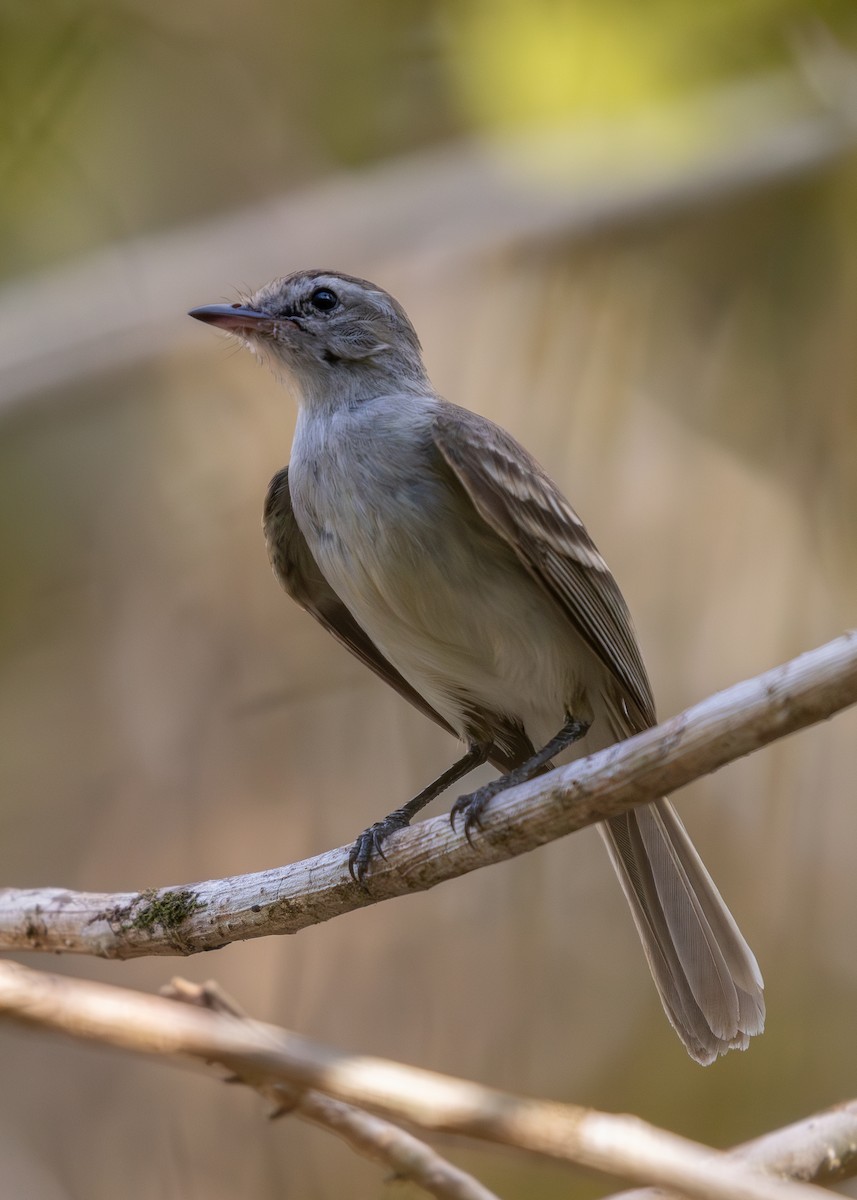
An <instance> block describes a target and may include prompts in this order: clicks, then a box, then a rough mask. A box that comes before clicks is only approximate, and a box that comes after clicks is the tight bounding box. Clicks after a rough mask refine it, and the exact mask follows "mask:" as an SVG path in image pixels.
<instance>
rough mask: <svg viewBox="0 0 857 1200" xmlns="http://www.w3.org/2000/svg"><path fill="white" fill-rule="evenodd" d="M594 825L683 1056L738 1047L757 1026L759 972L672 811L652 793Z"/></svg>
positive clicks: (704, 1056) (710, 1055) (706, 1057)
mask: <svg viewBox="0 0 857 1200" xmlns="http://www.w3.org/2000/svg"><path fill="white" fill-rule="evenodd" d="M599 829H600V830H601V832H602V835H603V837H604V839H605V841H606V843H607V848H608V851H609V853H610V857H611V860H612V862H613V865H614V867H615V868H616V872H617V874H618V876H619V879H620V882H621V884H622V888H623V890H624V892H625V895H626V897H627V899H628V902H629V904H630V906H631V912H632V914H633V917H634V922H635V924H636V926H637V929H638V931H639V934H640V937H641V939H642V942H643V949H644V951H645V953H646V958H647V960H648V963H649V967H650V968H651V972H652V976H653V978H654V981H655V985H656V986H657V989H658V992H659V993H660V997H661V1001H662V1003H663V1006H664V1009H665V1010H666V1013H667V1016H668V1017H669V1020H670V1022H671V1024H672V1025H673V1028H674V1029H675V1030H676V1032H677V1033H678V1035H679V1037H680V1038H681V1040H682V1041H683V1042H684V1044H685V1046H686V1047H687V1050H688V1053H689V1054H690V1055H691V1057H693V1058H694V1059H696V1061H697V1062H700V1063H703V1064H706V1065H707V1064H708V1063H711V1062H713V1061H714V1059H715V1058H716V1057H717V1056H718V1055H719V1054H725V1053H726V1052H727V1050H731V1049H741V1050H744V1049H746V1048H747V1045H748V1043H749V1039H750V1037H751V1036H752V1035H753V1034H756V1033H760V1032H761V1030H762V1027H763V1025H764V1018H765V1002H764V998H763V994H762V991H763V986H764V985H763V983H762V977H761V974H760V972H759V968H758V965H757V963H756V959H755V958H754V956H753V953H752V951H751V950H750V947H749V946H748V945H747V943H746V941H745V940H744V938H743V937H742V935H741V932H740V930H739V929H738V926H737V925H736V923H735V920H734V918H733V917H732V914H731V913H730V912H729V910H728V909H727V907H726V905H725V904H724V902H723V900H722V899H721V896H720V893H719V892H718V891H717V888H716V887H715V885H714V883H713V882H712V879H711V876H710V875H709V874H708V872H707V871H706V869H705V867H704V865H703V863H702V860H701V859H700V857H699V855H698V854H697V852H696V850H695V849H694V847H693V843H692V842H691V840H690V838H689V837H688V835H687V832H686V831H685V829H684V826H683V825H682V824H681V821H680V820H679V818H678V816H677V815H676V813H675V810H674V809H673V808H672V806H671V805H670V804H669V803H668V802H667V801H666V800H659V801H658V802H657V803H655V804H652V805H648V806H646V807H645V808H639V809H635V810H633V811H632V812H630V813H626V814H624V815H623V816H621V817H614V818H613V819H612V820H610V821H608V822H606V823H605V824H604V825H601V826H599Z"/></svg>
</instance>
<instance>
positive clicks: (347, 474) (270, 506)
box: [190, 271, 765, 1064]
mask: <svg viewBox="0 0 857 1200" xmlns="http://www.w3.org/2000/svg"><path fill="white" fill-rule="evenodd" d="M190 315H191V316H193V317H196V318H197V319H198V320H200V321H205V322H207V323H208V324H211V325H215V326H218V327H219V328H221V329H225V330H228V331H229V332H230V333H232V334H235V335H236V336H237V337H239V338H240V339H241V340H242V341H243V342H245V343H246V345H247V346H248V347H249V348H250V349H251V350H252V351H253V352H254V353H255V354H256V355H257V356H258V357H260V358H261V359H263V360H264V361H265V362H266V363H268V365H269V366H270V367H271V368H272V369H273V370H274V372H275V374H276V375H277V376H278V377H280V378H281V379H282V380H283V382H284V383H285V384H286V386H287V387H288V389H289V390H290V391H291V393H292V394H293V396H294V398H295V399H296V401H297V403H298V419H297V427H296V430H295V437H294V443H293V445H292V458H291V462H290V464H289V466H288V467H285V468H284V469H283V470H282V471H280V472H279V473H278V474H277V475H275V476H274V479H273V480H272V482H271V485H270V488H269V491H268V497H267V500H266V504H265V516H264V529H265V536H266V539H267V544H268V551H269V554H270V557H271V561H272V564H273V567H274V570H275V572H276V574H277V575H278V577H279V579H280V582H281V583H282V585H283V587H284V588H285V590H286V591H287V592H288V593H289V595H290V596H291V597H292V598H293V599H294V600H296V601H297V602H298V604H300V605H301V606H302V607H303V608H305V609H307V611H309V612H310V613H312V615H313V616H314V617H315V618H316V619H317V620H318V621H320V622H321V624H322V625H323V626H324V627H325V628H326V629H327V630H329V632H330V633H332V634H333V635H334V636H335V637H336V638H338V640H339V641H340V642H342V643H343V645H345V646H346V647H347V648H348V649H349V650H350V651H351V652H352V653H353V654H355V655H356V656H357V657H358V658H359V659H360V660H361V661H362V662H364V663H365V664H366V666H368V667H370V668H371V669H372V670H373V671H375V672H376V673H377V674H378V675H380V676H381V678H382V679H384V680H386V682H387V683H389V684H390V685H391V686H392V687H394V688H395V689H396V690H397V691H398V692H399V693H400V694H401V695H402V696H404V697H405V698H406V699H408V700H410V701H411V703H413V704H414V705H416V707H417V708H419V709H420V710H421V711H422V712H423V713H425V714H426V715H427V716H429V717H431V718H432V719H433V720H434V721H436V722H437V723H438V724H439V725H441V726H443V728H444V729H446V730H448V731H449V732H450V733H453V734H456V735H458V737H460V738H461V739H462V740H463V742H464V743H465V745H466V747H467V750H466V753H465V754H464V755H463V757H462V758H460V759H459V760H458V761H457V762H456V763H455V764H453V766H451V767H450V768H449V769H448V770H446V771H445V772H444V773H443V774H442V775H441V776H440V777H439V778H438V779H437V780H435V781H434V782H433V783H432V784H430V785H429V786H428V787H427V788H425V789H424V790H423V791H422V792H420V793H419V795H418V796H416V797H414V799H413V800H411V801H409V802H408V803H407V804H405V805H403V806H402V807H401V808H399V809H397V810H396V811H395V812H393V813H391V814H390V815H389V816H388V817H386V818H385V819H384V820H383V821H379V822H377V823H376V824H375V825H373V826H372V827H371V828H369V829H367V830H365V831H364V832H363V833H362V834H361V835H360V836H359V837H358V839H357V841H356V842H355V844H354V847H353V849H352V852H351V858H350V863H349V865H350V869H351V872H352V874H353V875H354V877H355V878H356V879H357V880H358V881H362V880H363V879H364V877H365V875H366V873H367V869H368V867H369V865H370V863H371V860H372V858H373V856H374V855H375V854H376V853H379V852H381V849H382V844H383V842H384V840H385V838H386V837H387V836H388V835H389V834H390V833H392V832H393V831H394V830H396V829H401V828H402V827H403V826H405V825H407V824H408V822H409V821H410V819H411V818H412V817H413V816H414V814H415V813H417V812H418V811H419V810H420V809H421V808H422V807H423V806H424V805H426V804H427V803H428V802H429V801H430V800H432V799H434V797H436V796H437V795H439V794H440V792H442V791H443V790H444V789H445V788H447V787H449V786H450V785H451V784H453V783H455V782H456V781H457V780H458V779H460V778H462V777H463V776H464V775H465V774H467V773H468V772H469V771H471V770H472V769H473V768H474V767H476V766H478V765H479V764H481V763H483V762H485V761H486V760H487V761H490V762H491V763H493V764H494V765H495V766H497V767H498V768H499V769H500V770H501V771H503V772H505V774H504V775H503V776H502V777H501V778H500V779H498V780H496V781H494V782H492V783H489V784H488V785H486V786H485V787H483V788H481V789H479V790H478V791H476V792H474V793H473V794H472V795H470V796H462V797H460V798H459V799H458V800H457V801H456V803H455V805H454V806H453V810H452V819H453V821H455V819H456V818H457V817H461V818H462V819H463V822H464V827H465V831H466V833H467V835H468V837H470V836H471V835H472V834H473V833H474V831H476V830H478V826H479V816H480V812H481V811H482V809H483V807H484V805H485V804H486V802H487V801H488V800H489V799H490V797H491V796H492V795H494V794H496V792H497V791H498V790H500V789H501V788H502V787H504V786H508V784H510V783H516V782H520V781H522V780H523V779H527V778H530V777H531V776H532V775H534V774H536V773H538V772H539V771H542V770H544V769H547V768H549V767H550V766H551V764H552V763H553V762H555V761H556V760H557V759H558V758H559V759H560V760H562V761H565V760H567V759H568V758H570V757H574V756H575V755H577V754H584V753H585V754H588V753H591V752H592V751H594V750H598V749H601V748H603V747H605V746H607V745H610V744H612V743H613V742H616V741H618V740H620V739H622V738H625V737H628V736H629V735H631V734H633V733H637V732H639V731H640V730H643V729H646V728H648V727H650V726H652V725H653V724H654V723H655V707H654V701H653V699H652V692H651V688H650V685H649V681H648V678H647V676H646V671H645V668H644V666H643V662H642V659H641V657H640V651H639V649H638V647H637V642H636V639H635V636H634V632H633V629H632V626H631V619H630V616H629V614H628V610H627V607H626V605H625V602H624V600H623V598H622V594H621V593H620V591H619V588H618V587H617V585H616V583H615V581H614V579H613V576H612V575H611V574H610V572H609V570H608V568H607V564H606V563H605V562H604V559H603V558H602V557H601V555H600V554H599V553H598V550H597V549H596V547H595V544H594V543H593V541H592V539H591V538H590V536H589V534H588V533H587V531H586V529H585V528H584V526H583V523H582V522H581V520H580V518H579V517H578V515H577V513H576V512H575V511H574V509H573V508H572V507H571V505H570V504H569V503H568V501H567V500H566V499H565V497H564V496H563V495H562V493H561V492H560V491H559V489H558V488H557V486H556V485H555V484H554V483H553V482H552V481H551V480H550V479H549V478H548V476H547V475H546V474H545V472H544V471H543V470H542V468H541V467H540V466H539V465H538V463H537V462H536V461H535V460H534V459H533V458H532V457H531V455H530V454H528V453H527V451H526V450H525V449H524V448H523V447H522V446H521V445H520V444H519V443H518V442H517V441H516V440H515V439H514V438H513V437H511V436H510V434H508V433H507V432H506V431H505V430H504V429H501V428H500V427H499V426H498V425H495V424H494V423H493V422H491V421H489V420H487V419H486V418H485V417H480V416H477V415H476V414H475V413H472V412H469V411H468V410H467V409H464V408H459V407H458V406H456V405H454V404H451V403H449V402H448V401H446V400H444V399H442V398H441V397H440V396H438V395H437V393H436V392H435V391H434V389H433V388H432V385H431V382H430V381H429V378H428V375H427V374H426V370H425V367H424V365H423V360H422V353H421V348H420V343H419V339H418V337H417V334H416V332H415V330H414V327H413V325H412V324H411V322H410V321H409V319H408V317H407V315H406V314H405V312H404V310H403V309H402V307H401V305H400V304H399V303H398V302H397V301H396V300H394V299H393V297H392V296H390V295H389V294H388V293H387V292H385V291H383V290H382V289H381V288H379V287H376V286H375V285H374V284H371V283H368V282H367V281H366V280H364V279H356V278H354V277H353V276H350V275H343V274H340V273H338V272H335V271H299V272H296V273H295V274H292V275H288V276H286V277H285V278H283V279H277V280H275V281H274V282H273V283H270V284H268V285H267V286H265V287H263V288H261V289H260V290H259V291H258V292H256V293H255V295H252V296H248V297H246V299H245V300H242V301H240V302H238V303H235V304H231V305H229V304H217V305H209V306H207V307H203V308H197V309H194V310H193V312H192V313H191V314H190ZM584 735H585V736H584ZM598 828H599V829H600V831H601V833H602V836H603V838H604V840H605V842H606V843H607V849H608V852H609V855H610V858H611V860H612V863H613V866H614V867H615V869H616V871H617V873H618V875H619V879H620V882H621V884H622V888H623V890H624V892H625V895H626V897H627V899H628V902H629V904H630V906H631V912H632V914H633V917H634V921H635V923H636V926H637V929H638V931H639V934H640V937H641V939H642V942H643V948H644V950H645V953H646V958H647V959H648V962H649V966H650V968H651V971H652V975H653V977H654V981H655V984H656V986H657V989H658V992H659V993H660V997H661V1000H662V1002H663V1005H664V1008H665V1010H666V1013H667V1016H668V1018H669V1020H670V1022H671V1023H672V1025H673V1027H674V1028H675V1030H676V1032H677V1033H678V1035H679V1037H680V1038H681V1040H682V1041H683V1042H684V1044H685V1046H686V1047H687V1050H688V1052H689V1053H690V1055H691V1056H692V1057H693V1058H694V1059H696V1061H697V1062H700V1063H705V1064H707V1063H710V1062H712V1061H713V1060H714V1059H715V1058H716V1057H717V1055H718V1054H724V1053H725V1052H726V1051H727V1050H730V1049H733V1048H739V1049H745V1048H746V1046H747V1044H748V1041H749V1038H750V1037H751V1035H753V1034H756V1033H760V1032H761V1030H762V1028H763V1025H764V1015H765V1006H764V998H763V983H762V977H761V974H760V972H759V968H758V966H757V964H756V960H755V958H754V956H753V953H752V951H751V950H750V948H749V946H748V945H747V943H746V942H745V940H744V938H743V937H742V935H741V933H740V931H739V929H738V926H737V925H736V923H735V921H734V919H733V917H732V915H731V913H730V912H729V910H728V909H727V907H726V905H725V904H724V902H723V900H722V899H721V897H720V893H719V892H718V891H717V888H716V887H715V886H714V883H713V882H712V880H711V877H710V875H709V874H708V872H707V871H706V869H705V867H704V865H703V863H702V861H701V859H700V857H699V855H698V854H697V852H696V850H695V849H694V847H693V844H692V843H691V841H690V838H689V837H688V835H687V833H686V832H685V829H684V827H683V825H682V824H681V822H680V821H679V819H678V817H677V816H676V814H675V812H674V810H673V808H672V807H671V805H670V804H669V803H668V802H667V801H666V800H659V801H658V802H657V803H655V804H651V805H648V806H647V807H644V808H637V809H634V810H633V811H631V812H629V813H627V814H626V815H624V816H619V817H615V818H612V819H611V820H609V821H607V822H605V823H603V824H601V825H599V827H598Z"/></svg>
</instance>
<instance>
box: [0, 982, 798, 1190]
mask: <svg viewBox="0 0 857 1200" xmlns="http://www.w3.org/2000/svg"><path fill="white" fill-rule="evenodd" d="M0 1015H5V1016H7V1017H8V1018H10V1019H13V1020H16V1021H18V1022H21V1023H24V1024H27V1025H31V1026H38V1027H40V1028H47V1029H53V1030H57V1031H61V1032H63V1033H66V1034H70V1035H71V1036H73V1037H76V1038H84V1039H87V1040H90V1041H97V1042H101V1043H107V1044H110V1045H113V1046H118V1047H121V1048H123V1049H126V1050H133V1051H136V1052H138V1053H144V1054H154V1055H161V1056H166V1057H168V1058H174V1057H178V1058H181V1059H187V1058H190V1059H193V1060H200V1059H201V1060H203V1061H204V1062H207V1063H208V1062H218V1063H221V1064H222V1065H224V1066H225V1067H227V1069H228V1070H230V1071H231V1072H233V1073H234V1074H236V1075H238V1076H240V1077H241V1078H245V1077H246V1078H256V1079H258V1078H260V1077H261V1078H264V1079H266V1080H269V1081H271V1082H272V1083H277V1082H280V1083H285V1084H288V1085H290V1086H291V1087H294V1088H300V1089H305V1088H311V1089H313V1090H315V1091H319V1092H323V1093H325V1094H326V1095H330V1096H333V1097H334V1098H335V1099H338V1100H343V1101H345V1102H346V1103H348V1104H356V1105H358V1106H360V1107H365V1108H369V1109H372V1110H374V1111H375V1112H378V1113H381V1114H383V1115H384V1116H387V1117H390V1118H391V1119H393V1120H396V1121H399V1120H404V1121H408V1122H410V1123H412V1124H415V1125H419V1126H421V1127H422V1128H424V1129H429V1130H433V1131H436V1132H444V1133H451V1134H458V1135H464V1136H467V1137H471V1138H477V1139H479V1140H481V1141H486V1142H492V1143H496V1144H500V1145H505V1146H512V1147H516V1148H518V1149H520V1150H526V1151H529V1152H531V1153H533V1154H536V1155H539V1156H542V1157H546V1158H551V1159H556V1160H559V1161H561V1162H566V1163H576V1164H580V1165H582V1166H586V1167H590V1168H594V1169H595V1170H598V1171H603V1172H606V1173H608V1174H611V1175H615V1176H620V1177H623V1178H625V1179H631V1180H635V1181H636V1182H638V1183H646V1184H654V1185H656V1186H658V1187H665V1188H669V1189H671V1190H677V1191H681V1192H682V1193H684V1194H685V1195H686V1196H689V1197H692V1198H693V1200H790V1198H791V1200H817V1198H818V1191H817V1190H816V1189H815V1188H813V1187H811V1186H808V1185H806V1184H799V1183H786V1182H783V1181H781V1180H778V1179H772V1178H769V1177H767V1176H765V1175H759V1174H756V1173H754V1171H753V1170H752V1169H750V1168H748V1167H747V1166H746V1165H745V1164H743V1163H740V1162H736V1161H734V1160H731V1159H729V1158H728V1157H727V1156H726V1155H723V1154H719V1153H718V1152H717V1151H714V1150H709V1149H707V1148H706V1147H704V1146H700V1145H699V1144H698V1143H695V1142H691V1141H688V1140H687V1139H685V1138H680V1137H677V1136H676V1135H674V1134H671V1133H667V1132H666V1131H665V1130H661V1129H657V1128H655V1127H654V1126H652V1125H648V1124H646V1122H644V1121H641V1120H638V1119H637V1118H635V1117H630V1116H623V1115H618V1114H617V1115H614V1114H610V1113H601V1112H595V1111H593V1110H591V1109H585V1108H580V1107H578V1106H576V1105H570V1104H554V1103H550V1102H547V1101H542V1100H530V1099H525V1098H521V1097H518V1096H513V1095H510V1094H509V1093H506V1092H498V1091H495V1090H493V1089H492V1088H486V1087H481V1086H480V1085H479V1084H475V1083H470V1082H467V1081H465V1080H461V1079H455V1078H453V1077H452V1076H449V1075H439V1074H436V1073H435V1072H432V1071H424V1070H420V1069H419V1068H416V1067H408V1066H404V1065H402V1064H400V1063H396V1062H391V1061H389V1060H386V1059H379V1058H369V1057H366V1056H357V1055H349V1054H344V1053H342V1052H340V1051H336V1050H333V1049H331V1048H329V1047H322V1046H319V1045H317V1044H316V1043H314V1042H311V1041H310V1040H309V1039H307V1038H303V1037H300V1036H298V1035H297V1034H293V1033H289V1032H287V1031H286V1030H284V1029H278V1028H277V1027H276V1026H273V1025H266V1024H262V1023H261V1022H258V1021H251V1020H247V1019H243V1020H241V1019H236V1018H235V1017H232V1016H225V1015H222V1014H220V1013H213V1012H207V1011H203V1010H201V1009H193V1008H190V1007H188V1006H187V1005H179V1004H175V1003H174V1002H172V1001H170V1000H166V999H164V998H162V997H160V996H146V995H142V994H140V993H137V992H132V991H128V990H126V989H124V988H115V987H109V986H107V985H105V984H97V983H90V982H85V981H82V980H74V979H67V978H63V977H60V976H56V975H47V974H43V973H41V972H37V971H33V970H30V969H29V968H27V967H23V966H21V965H19V964H18V963H11V962H3V963H0Z"/></svg>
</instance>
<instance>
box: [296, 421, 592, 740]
mask: <svg viewBox="0 0 857 1200" xmlns="http://www.w3.org/2000/svg"><path fill="white" fill-rule="evenodd" d="M427 446H428V443H427V439H425V438H423V439H422V440H420V439H419V438H414V439H408V438H401V437H400V438H398V439H397V438H395V437H393V438H378V437H377V436H376V437H375V438H374V439H370V440H366V439H364V438H361V437H354V436H352V437H350V438H344V439H343V438H341V437H340V438H338V437H336V436H331V435H330V433H328V435H327V436H326V437H325V438H324V439H323V440H322V439H320V438H316V439H314V440H313V439H306V440H305V441H304V444H303V446H298V447H296V448H297V449H298V451H299V453H297V454H295V453H293V458H292V463H291V465H290V471H289V478H290V486H291V489H292V503H293V506H294V510H295V515H296V517H297V520H298V523H299V525H300V526H301V529H302V532H303V533H304V536H305V537H306V539H307V543H308V544H309V547H310V549H311V551H312V553H313V556H314V557H315V559H316V561H317V563H318V565H319V568H320V569H321V571H322V573H323V574H324V576H325V578H326V579H327V580H328V582H329V583H330V585H331V587H333V589H334V590H335V591H336V592H337V594H338V595H339V596H340V598H341V599H342V600H343V602H344V603H345V604H346V605H347V607H348V608H349V609H350V610H351V612H352V613H353V615H354V616H355V617H356V619H357V620H358V621H359V623H360V624H361V626H362V627H363V628H364V629H365V631H366V632H367V633H368V634H369V636H370V637H371V638H372V639H373V641H374V642H375V643H376V645H377V646H378V647H379V649H380V650H381V651H382V652H383V653H384V654H385V656H386V657H387V658H388V659H389V660H390V661H391V662H392V663H393V664H394V665H395V666H396V668H397V669H398V670H399V671H400V672H401V673H402V674H403V675H404V676H405V677H406V678H407V679H408V680H409V681H410V682H411V683H412V684H413V685H414V686H415V687H417V688H418V690H419V691H420V692H421V693H422V694H423V695H424V696H425V697H426V698H427V699H428V700H429V702H430V703H432V704H433V706H434V707H435V708H436V709H437V710H438V711H440V712H441V713H442V714H443V715H444V716H445V717H446V719H447V720H449V721H450V722H451V723H452V724H453V725H454V726H456V727H457V728H459V729H461V728H462V726H463V720H464V718H463V715H462V714H463V712H464V710H465V708H466V707H467V705H468V703H469V702H475V703H476V704H477V705H482V706H484V707H485V708H486V709H489V710H491V711H495V712H504V713H512V714H516V713H519V712H520V713H521V714H522V715H523V713H524V712H527V711H531V710H533V709H534V708H539V709H544V710H546V711H547V712H548V713H549V714H551V715H550V716H549V717H548V720H549V722H555V724H556V727H557V728H559V725H560V724H561V723H562V719H563V712H564V708H565V706H566V704H567V702H568V696H569V693H570V691H574V689H575V688H576V686H577V683H576V681H577V677H578V674H579V670H578V668H579V655H576V654H575V653H574V650H575V646H577V644H578V643H579V638H578V637H577V635H576V633H575V632H574V630H573V629H572V628H571V627H570V625H569V624H568V622H567V621H566V620H565V618H564V617H563V616H562V614H561V613H560V612H559V610H558V609H557V607H556V606H555V604H554V602H553V601H552V600H551V599H550V598H549V597H548V596H547V595H546V594H545V593H544V592H543V591H542V589H541V588H540V587H539V585H538V584H536V583H535V581H534V580H533V579H532V578H531V577H530V575H529V574H528V573H527V571H526V570H525V569H524V567H523V566H522V565H521V564H520V562H519V560H518V559H517V557H516V555H515V554H514V552H513V551H512V550H511V548H510V547H509V546H508V545H507V543H506V542H505V541H504V540H503V539H502V538H501V537H500V536H499V535H498V534H496V533H495V532H494V531H493V530H492V529H491V528H490V527H489V526H488V525H487V524H486V523H485V522H484V521H483V520H482V518H481V517H479V516H478V514H477V513H476V510H475V509H474V508H473V506H472V504H471V502H470V501H469V500H468V498H467V497H466V495H465V494H464V492H463V490H462V489H459V488H457V487H456V486H455V485H454V483H453V482H452V481H451V479H450V477H449V475H448V474H447V473H445V472H443V471H441V470H439V469H437V468H436V467H435V466H433V458H432V456H431V455H430V453H429V451H428V448H427ZM296 468H297V469H296ZM553 714H555V717H554V715H553Z"/></svg>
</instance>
